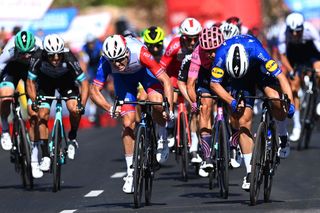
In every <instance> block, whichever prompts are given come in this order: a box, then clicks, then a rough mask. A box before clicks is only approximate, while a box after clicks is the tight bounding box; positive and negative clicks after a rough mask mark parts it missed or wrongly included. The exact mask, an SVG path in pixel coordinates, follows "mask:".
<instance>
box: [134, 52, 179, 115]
mask: <svg viewBox="0 0 320 213" xmlns="http://www.w3.org/2000/svg"><path fill="white" fill-rule="evenodd" d="M140 61H141V64H142V65H143V66H145V67H147V68H148V69H149V70H150V71H151V72H152V74H154V75H155V76H156V78H157V79H158V80H159V81H160V83H161V84H162V85H163V88H164V95H165V96H166V97H167V99H168V102H169V104H170V111H173V87H172V84H171V81H170V78H169V76H168V75H167V73H166V72H165V71H164V69H163V68H162V67H161V66H160V65H159V64H158V63H157V62H156V61H155V60H154V58H153V57H152V55H151V54H150V53H149V51H148V50H147V49H146V48H145V47H143V48H142V49H141V53H140Z"/></svg>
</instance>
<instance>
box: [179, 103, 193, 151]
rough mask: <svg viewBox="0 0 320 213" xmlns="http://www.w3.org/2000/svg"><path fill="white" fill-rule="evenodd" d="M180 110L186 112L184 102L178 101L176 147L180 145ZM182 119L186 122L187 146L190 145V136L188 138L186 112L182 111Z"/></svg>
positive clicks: (188, 130)
mask: <svg viewBox="0 0 320 213" xmlns="http://www.w3.org/2000/svg"><path fill="white" fill-rule="evenodd" d="M181 112H187V109H186V106H185V104H184V103H179V105H178V117H177V124H178V125H177V134H176V139H177V147H181V143H180V140H181V138H180V131H181V130H180V122H181V121H180V114H181ZM184 120H185V122H186V133H187V135H188V147H190V146H191V138H190V129H189V122H188V116H187V114H186V113H184Z"/></svg>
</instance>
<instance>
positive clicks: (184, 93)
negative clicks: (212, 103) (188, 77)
mask: <svg viewBox="0 0 320 213" xmlns="http://www.w3.org/2000/svg"><path fill="white" fill-rule="evenodd" d="M177 84H178V87H179V90H180V92H181V94H182V96H183V97H184V99H186V101H188V103H189V104H190V105H191V104H192V101H191V99H190V98H189V95H188V91H187V84H186V82H184V81H177Z"/></svg>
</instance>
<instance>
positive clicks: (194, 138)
mask: <svg viewBox="0 0 320 213" xmlns="http://www.w3.org/2000/svg"><path fill="white" fill-rule="evenodd" d="M198 144H199V139H198V135H197V133H196V132H191V147H190V152H196V151H198Z"/></svg>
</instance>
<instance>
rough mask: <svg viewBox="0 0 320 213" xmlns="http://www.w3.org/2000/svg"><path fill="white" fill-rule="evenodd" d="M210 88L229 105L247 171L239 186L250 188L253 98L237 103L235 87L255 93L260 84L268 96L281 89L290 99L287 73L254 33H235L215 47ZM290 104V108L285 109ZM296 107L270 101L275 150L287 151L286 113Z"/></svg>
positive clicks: (274, 94)
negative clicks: (276, 135) (225, 84)
mask: <svg viewBox="0 0 320 213" xmlns="http://www.w3.org/2000/svg"><path fill="white" fill-rule="evenodd" d="M211 74H212V76H211V85H210V86H211V89H212V90H213V91H214V92H215V93H216V94H217V95H218V96H219V97H220V98H222V99H223V100H224V101H225V102H226V103H227V104H229V106H230V110H231V113H230V115H231V116H230V118H231V125H232V127H233V128H234V129H238V134H239V143H240V147H241V151H242V153H243V157H244V162H245V166H246V170H247V175H246V176H245V177H244V180H243V184H242V189H244V190H249V189H250V173H251V165H250V163H251V158H252V150H253V140H252V134H251V126H252V118H253V104H254V100H253V99H245V100H244V101H242V102H241V103H237V100H236V97H237V93H238V91H240V90H241V91H243V92H244V95H255V93H256V88H259V89H260V90H261V91H262V92H264V94H265V95H266V96H267V97H273V98H279V96H280V94H279V92H280V91H281V92H282V93H284V94H287V95H288V97H289V99H290V101H291V103H293V98H292V91H291V89H290V85H289V83H288V80H287V78H286V76H285V75H284V74H283V73H282V72H281V70H280V68H279V66H278V64H277V63H276V62H275V61H274V60H273V59H272V58H271V57H270V55H269V54H268V53H267V51H266V50H265V49H264V48H263V47H262V44H261V43H260V42H259V41H258V39H256V38H255V37H253V36H249V35H239V36H235V37H233V38H231V39H229V40H226V41H225V43H224V44H223V45H222V46H220V47H219V48H218V50H217V51H216V56H215V60H214V62H213V65H212V71H211ZM225 77H226V78H227V80H228V84H229V86H230V88H229V90H230V91H229V92H230V93H229V92H227V91H226V89H225V88H223V87H222V86H221V84H220V83H221V82H222V80H223V79H224V78H225ZM287 108H289V109H287ZM294 111H295V108H294V105H293V104H290V106H289V107H284V106H283V104H281V103H280V102H277V101H274V102H273V103H272V115H273V117H274V118H275V119H276V125H277V130H278V133H279V137H280V140H281V145H280V148H279V150H278V154H279V155H280V157H281V155H282V154H281V152H287V151H289V149H288V148H287V147H288V145H289V143H287V129H286V116H288V117H289V118H291V117H292V116H293V114H294Z"/></svg>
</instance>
